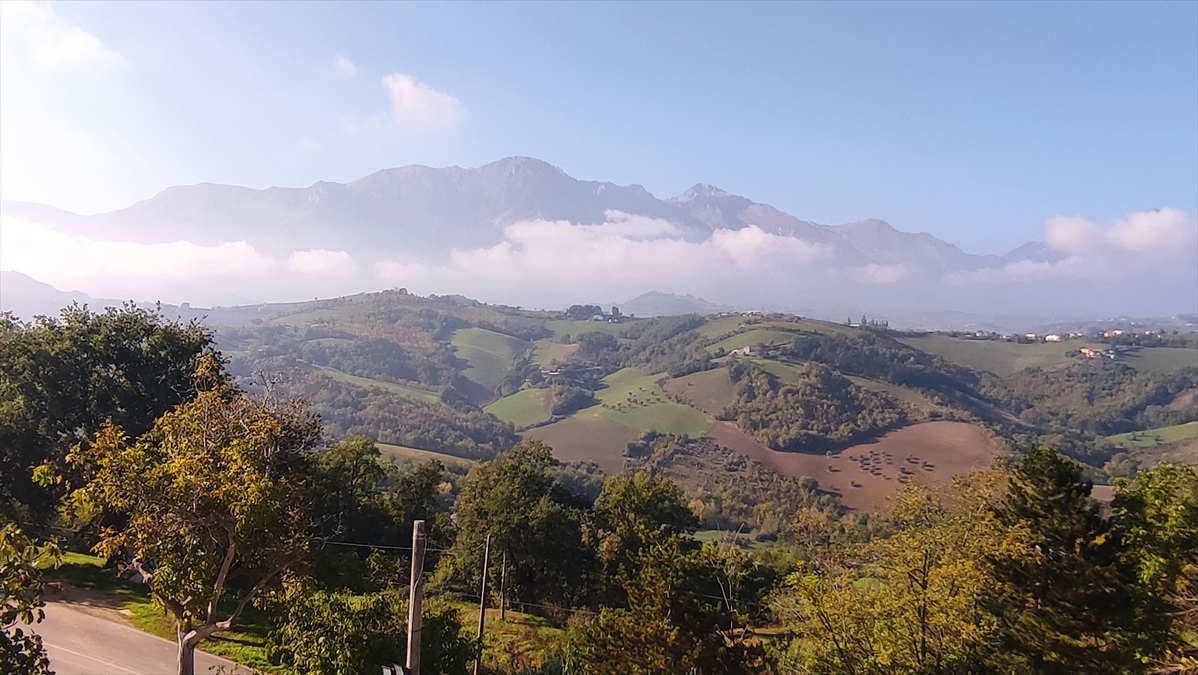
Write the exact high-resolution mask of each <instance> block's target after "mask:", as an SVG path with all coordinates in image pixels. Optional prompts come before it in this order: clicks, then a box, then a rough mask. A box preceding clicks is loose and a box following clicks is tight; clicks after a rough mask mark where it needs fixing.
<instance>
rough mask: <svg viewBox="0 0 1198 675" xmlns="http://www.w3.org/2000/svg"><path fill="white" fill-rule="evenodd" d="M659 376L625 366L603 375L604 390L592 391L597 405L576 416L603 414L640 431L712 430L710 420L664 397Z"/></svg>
mask: <svg viewBox="0 0 1198 675" xmlns="http://www.w3.org/2000/svg"><path fill="white" fill-rule="evenodd" d="M658 379H660V376H658V375H645V374H643V373H641V371H639V370H637V369H635V368H625V369H623V370H619V371H617V372H615V373H612V374H611V375H608V376H607V377H605V378H603V382H604V384H606V385H607V387H606V388H605V389H600V390H599V391H597V392H595V398H597V399H599V403H600V405H595V406H591V407H589V408H584V409H583V410H580V411H579V412H577V413H575V415H574V416H575V417H577V418H579V419H587V418H598V417H604V418H607V419H609V420H611V421H613V422H618V423H619V424H623V425H624V426H627V427H631V428H632V429H635V430H636V431H639V432H645V431H661V432H664V433H671V434H687V435H689V436H692V437H698V436H702V435H703V434H705V433H707V432H708V431H709V430H710V429H711V424H712V422H711V419H709V418H708V417H707V416H706V415H704V414H703V413H701V412H699V411H698V410H695V409H694V408H691V407H689V406H685V405H681V404H679V403H674V402H673V401H670V400H669V399H667V398H665V396H664V395H663V393H662V391H661V389H660V388H659V387H658V386H657V380H658Z"/></svg>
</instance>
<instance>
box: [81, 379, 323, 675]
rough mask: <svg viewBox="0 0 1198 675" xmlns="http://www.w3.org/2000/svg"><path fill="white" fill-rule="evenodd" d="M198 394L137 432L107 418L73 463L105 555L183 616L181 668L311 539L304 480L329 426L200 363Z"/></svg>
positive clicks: (184, 671) (178, 619)
mask: <svg viewBox="0 0 1198 675" xmlns="http://www.w3.org/2000/svg"><path fill="white" fill-rule="evenodd" d="M196 382H197V385H198V389H199V392H198V394H197V396H196V397H195V398H194V399H192V400H190V401H187V402H185V403H183V404H181V405H179V406H177V407H176V408H174V409H173V410H171V411H169V412H167V413H165V414H164V415H162V416H161V417H160V418H159V419H158V420H157V421H156V422H155V424H154V427H153V428H152V429H151V430H150V431H149V432H147V433H146V434H144V435H143V436H141V437H140V438H138V439H135V440H131V439H129V438H128V437H127V436H126V434H125V433H124V432H123V431H122V430H121V429H120V428H119V427H117V426H115V425H113V424H111V423H109V424H105V425H103V427H102V428H101V429H100V431H99V432H97V434H96V437H95V439H94V442H93V443H91V444H90V445H89V446H88V447H87V448H86V449H85V450H83V449H81V450H78V451H77V452H76V453H75V455H74V456H73V457H72V461H73V462H74V463H75V464H76V465H77V466H79V467H81V468H82V469H83V470H84V472H85V474H84V475H85V476H86V477H87V482H86V484H85V485H84V486H83V487H81V488H80V489H78V490H76V491H75V492H74V493H73V495H72V500H73V503H74V504H75V506H76V507H77V508H78V509H79V510H80V511H81V512H93V513H95V512H106V513H110V514H115V515H117V516H118V517H117V518H116V519H115V522H119V523H120V524H119V525H116V526H110V527H106V528H105V529H104V530H103V531H102V537H101V541H100V543H99V544H98V545H97V546H96V547H95V550H96V552H97V553H98V554H100V555H103V556H106V557H114V556H123V558H124V560H125V562H126V563H127V564H128V565H129V566H131V567H133V568H134V569H136V570H137V571H138V572H139V573H140V574H141V576H142V578H143V579H144V581H145V582H146V583H147V584H148V585H149V586H150V589H151V591H152V594H153V597H154V599H155V600H156V601H157V602H158V603H159V604H160V605H162V607H163V608H165V609H166V610H167V611H168V612H170V614H171V615H172V616H173V617H174V620H175V629H176V636H177V643H178V672H179V675H192V674H193V673H194V654H195V649H196V646H197V645H198V644H199V643H200V642H201V641H202V640H204V639H205V638H207V637H209V636H211V635H212V634H214V633H217V632H221V631H229V630H232V629H233V628H234V627H235V626H236V625H237V621H238V619H239V618H240V617H241V616H242V613H243V612H244V610H245V608H246V606H247V605H248V604H249V603H250V602H252V601H253V599H254V597H255V596H257V595H258V594H259V593H260V592H261V591H262V590H263V589H264V588H266V587H267V586H268V585H270V584H272V583H275V582H277V581H278V579H279V577H280V575H281V574H282V573H283V572H284V571H285V570H286V569H288V568H289V567H291V566H293V565H295V564H296V563H297V562H298V561H299V560H300V559H301V558H302V557H303V556H304V555H305V554H306V552H307V550H308V548H309V544H310V530H311V528H310V524H311V521H310V513H309V510H308V509H307V487H306V486H307V485H308V481H307V479H306V476H308V475H310V474H309V467H310V465H311V464H310V463H311V452H310V451H311V449H312V447H313V445H314V444H315V442H316V441H317V439H318V438H319V435H320V427H319V425H318V424H317V423H316V421H315V420H314V418H312V417H311V416H309V415H307V414H306V413H305V412H304V410H303V409H302V407H300V406H299V405H298V404H293V403H288V404H271V403H268V404H264V403H261V402H258V401H255V400H252V399H251V398H249V397H248V396H246V395H245V394H243V393H241V392H239V391H237V390H236V389H235V388H234V387H233V386H232V385H230V384H229V383H228V381H227V379H226V378H225V377H224V376H223V373H222V372H221V364H220V362H219V361H218V360H217V359H216V358H215V357H212V356H207V357H203V358H201V359H200V360H199V362H198V366H197V369H196Z"/></svg>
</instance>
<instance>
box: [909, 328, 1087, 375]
mask: <svg viewBox="0 0 1198 675" xmlns="http://www.w3.org/2000/svg"><path fill="white" fill-rule="evenodd" d="M900 342H903V343H904V344H907V345H909V346H911V347H915V348H916V349H921V350H923V351H925V352H927V353H929V354H935V355H936V356H939V357H941V358H944V359H945V360H947V361H950V362H952V363H955V364H957V365H959V366H965V367H967V368H972V369H973V370H985V371H989V372H991V373H994V374H995V375H1001V376H1003V377H1006V376H1007V375H1011V374H1013V373H1016V372H1018V371H1020V370H1023V369H1024V368H1030V367H1033V366H1034V367H1037V368H1043V369H1045V370H1051V369H1054V368H1060V367H1062V366H1066V365H1069V364H1071V363H1077V362H1078V359H1076V358H1073V357H1069V356H1065V353H1066V352H1069V351H1073V350H1077V349H1081V348H1082V347H1093V348H1095V349H1104V348H1106V345H1092V344H1090V343H1088V342H1086V341H1084V340H1065V341H1064V342H1038V343H1033V344H1026V345H1021V344H1018V343H1015V342H1001V341H998V340H961V339H958V338H954V337H950V336H948V335H937V334H931V335H925V336H921V337H914V338H903V339H901V340H900Z"/></svg>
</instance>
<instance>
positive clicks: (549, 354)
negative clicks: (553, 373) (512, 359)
mask: <svg viewBox="0 0 1198 675" xmlns="http://www.w3.org/2000/svg"><path fill="white" fill-rule="evenodd" d="M533 345H534V346H535V349H536V351H534V352H533V353H532V358H533V360H534V361H536V364H537V365H538V366H540V367H542V368H548V367H549V366H551V365H553V362H554V361H564V360H566V359H567V358H569V357H570V355H571V354H573V353H574V352H576V351H578V345H577V344H574V343H571V344H562V343H560V342H554V341H553V340H550V339H544V340H537V341H536V342H534V343H533Z"/></svg>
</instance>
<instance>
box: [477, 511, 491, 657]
mask: <svg viewBox="0 0 1198 675" xmlns="http://www.w3.org/2000/svg"><path fill="white" fill-rule="evenodd" d="M485 542H486V543H485V544H484V548H483V583H482V587H481V589H480V590H479V592H478V657H477V658H475V659H474V675H478V669H479V668H480V667H481V666H482V662H483V624H484V623H485V622H486V619H487V567H488V566H489V565H490V564H491V535H489V534H488V535H487V538H486V540H485Z"/></svg>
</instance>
